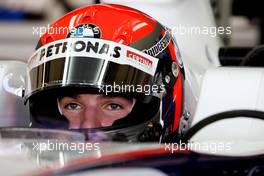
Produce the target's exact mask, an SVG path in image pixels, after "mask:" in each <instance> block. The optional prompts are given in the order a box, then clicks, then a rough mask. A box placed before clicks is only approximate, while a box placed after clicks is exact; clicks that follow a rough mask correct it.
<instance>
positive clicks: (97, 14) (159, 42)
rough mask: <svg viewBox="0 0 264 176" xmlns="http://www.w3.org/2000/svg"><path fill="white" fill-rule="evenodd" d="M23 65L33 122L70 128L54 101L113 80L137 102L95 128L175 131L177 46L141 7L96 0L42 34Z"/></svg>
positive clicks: (134, 133)
mask: <svg viewBox="0 0 264 176" xmlns="http://www.w3.org/2000/svg"><path fill="white" fill-rule="evenodd" d="M28 71H29V72H28V74H29V84H28V88H27V90H26V96H25V99H26V100H28V101H29V105H30V113H31V121H32V126H33V127H44V128H67V127H68V122H67V120H66V118H65V117H63V115H61V114H60V113H59V109H58V106H57V101H56V100H57V97H58V96H59V95H63V94H65V93H69V92H87V93H104V92H102V91H100V90H102V88H104V87H106V86H109V85H112V86H113V85H118V86H119V91H114V89H113V90H112V91H110V93H112V94H120V95H124V96H131V97H133V98H135V99H136V100H137V101H136V104H135V106H134V108H133V110H132V112H131V113H130V114H129V115H128V116H127V117H125V118H123V119H120V120H117V121H116V122H114V124H113V125H112V126H110V127H103V128H100V129H97V130H102V131H104V132H106V133H108V134H116V133H119V134H120V133H121V134H123V135H125V136H126V137H127V139H128V140H139V141H151V140H160V139H161V137H162V139H163V140H164V139H166V138H167V137H168V136H171V135H174V137H176V136H177V135H178V132H179V121H180V118H181V116H182V113H183V85H184V84H183V82H184V70H183V64H182V62H181V60H180V53H179V50H178V47H177V44H176V40H175V39H174V38H173V35H172V34H171V32H170V30H169V29H168V28H166V27H165V26H163V25H162V24H160V23H159V22H158V21H156V20H155V19H153V18H151V17H150V16H148V15H146V14H145V13H143V12H141V11H138V10H136V9H133V8H129V7H126V6H121V5H107V4H105V5H103V4H99V5H91V6H87V7H83V8H79V9H77V10H74V11H72V12H70V13H68V14H66V15H65V16H63V17H61V18H60V19H58V20H57V21H56V22H54V23H53V24H52V25H51V26H50V28H49V29H48V30H47V32H46V33H45V34H44V35H42V36H41V38H40V40H39V42H38V45H37V47H36V51H35V53H34V54H33V55H32V56H31V58H30V59H29V61H28ZM125 85H130V86H131V87H133V88H134V89H130V90H129V91H128V89H127V87H126V88H125ZM122 86H123V87H122ZM138 87H141V91H138V89H136V88H138ZM142 87H143V89H142ZM144 88H146V89H144ZM147 89H148V90H147Z"/></svg>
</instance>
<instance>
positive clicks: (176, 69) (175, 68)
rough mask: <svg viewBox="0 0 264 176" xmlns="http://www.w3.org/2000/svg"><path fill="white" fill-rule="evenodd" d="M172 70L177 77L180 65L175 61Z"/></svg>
mask: <svg viewBox="0 0 264 176" xmlns="http://www.w3.org/2000/svg"><path fill="white" fill-rule="evenodd" d="M171 71H172V74H173V76H174V77H175V78H176V77H177V76H178V74H179V72H178V66H177V64H176V63H175V62H172V65H171Z"/></svg>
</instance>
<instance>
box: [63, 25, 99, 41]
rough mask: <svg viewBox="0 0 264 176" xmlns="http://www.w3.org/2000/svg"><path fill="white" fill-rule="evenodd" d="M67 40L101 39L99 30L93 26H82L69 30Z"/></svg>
mask: <svg viewBox="0 0 264 176" xmlns="http://www.w3.org/2000/svg"><path fill="white" fill-rule="evenodd" d="M67 37H68V38H101V30H100V28H99V27H98V26H96V25H94V24H82V25H79V26H76V27H75V28H73V29H72V30H71V32H70V33H69V34H68V36H67Z"/></svg>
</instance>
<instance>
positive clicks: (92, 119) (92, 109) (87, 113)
mask: <svg viewBox="0 0 264 176" xmlns="http://www.w3.org/2000/svg"><path fill="white" fill-rule="evenodd" d="M80 126H81V128H98V127H102V122H101V121H100V117H99V112H98V109H97V107H96V106H89V107H85V109H84V112H83V117H82V118H81V124H80Z"/></svg>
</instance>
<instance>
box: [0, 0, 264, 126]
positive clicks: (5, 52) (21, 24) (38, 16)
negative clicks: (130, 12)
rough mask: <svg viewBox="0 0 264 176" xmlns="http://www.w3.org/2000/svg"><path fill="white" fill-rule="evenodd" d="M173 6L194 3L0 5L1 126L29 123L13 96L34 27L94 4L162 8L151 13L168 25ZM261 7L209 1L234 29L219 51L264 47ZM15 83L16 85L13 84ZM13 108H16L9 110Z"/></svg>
mask: <svg viewBox="0 0 264 176" xmlns="http://www.w3.org/2000/svg"><path fill="white" fill-rule="evenodd" d="M132 1H133V2H132ZM176 1H177V2H184V3H189V4H188V5H189V6H192V5H193V2H195V1H197V0H195V1H192V0H144V2H143V1H142V0H101V1H100V0H85V1H84V0H37V1H36V0H0V61H1V62H2V63H5V65H6V67H4V66H3V65H2V64H0V79H1V80H3V83H1V84H2V85H0V86H1V87H0V126H12V125H20V126H24V125H27V124H28V122H29V120H28V118H24V117H25V116H27V114H28V111H27V109H28V108H23V100H21V99H18V98H17V96H20V95H21V85H23V84H25V80H24V78H23V77H20V74H19V73H20V72H21V73H22V72H24V71H25V70H24V65H23V63H22V62H24V63H26V61H27V59H28V58H29V56H30V55H31V54H32V52H33V50H34V48H35V46H36V44H37V42H38V39H39V35H38V34H37V33H34V28H35V29H36V28H38V27H41V26H47V25H48V24H49V23H52V22H53V21H54V20H55V19H57V18H59V17H61V16H62V15H63V14H65V13H67V12H69V11H71V10H73V9H76V8H78V7H81V6H84V5H88V4H93V3H122V4H128V5H131V6H133V7H134V6H138V7H142V8H148V7H151V8H152V7H153V9H154V7H155V8H158V7H160V10H158V11H155V10H153V14H154V15H156V16H159V15H158V14H160V16H161V18H160V19H159V20H160V21H161V22H164V23H165V25H168V26H170V25H171V24H166V23H168V20H167V19H165V17H166V13H168V11H167V9H166V8H169V7H170V6H171V5H170V4H173V2H176ZM198 1H209V0H198ZM260 3H261V2H260V0H251V1H246V0H211V1H210V5H211V6H212V12H211V14H213V15H214V17H215V19H216V24H214V25H218V26H224V27H227V26H231V29H232V30H231V31H232V34H231V35H221V40H222V42H221V43H222V45H223V46H242V47H254V46H256V45H260V44H263V43H264V35H263V33H264V22H263V15H264V13H263V12H264V11H263V10H262V9H261V4H260ZM178 4H179V3H178ZM175 5H177V3H175ZM170 8H171V7H170ZM194 8H195V7H194ZM185 13H189V12H188V11H186V12H185ZM153 14H150V15H153ZM164 14H165V15H164ZM170 18H171V19H170V21H175V22H176V21H177V20H178V19H173V16H171V17H170ZM182 18H184V15H182ZM193 18H195V17H193ZM172 25H173V24H172ZM180 48H181V46H180ZM10 60H12V62H10ZM16 61H22V62H16ZM2 75H5V76H2ZM5 80H6V81H5ZM12 80H16V81H14V82H12ZM17 80H19V81H20V82H19V83H17ZM2 90H5V91H2ZM6 102H8V103H6ZM12 103H14V104H16V105H17V106H10V104H12ZM14 107H15V109H14ZM15 117H16V118H15ZM17 117H21V118H17Z"/></svg>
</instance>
